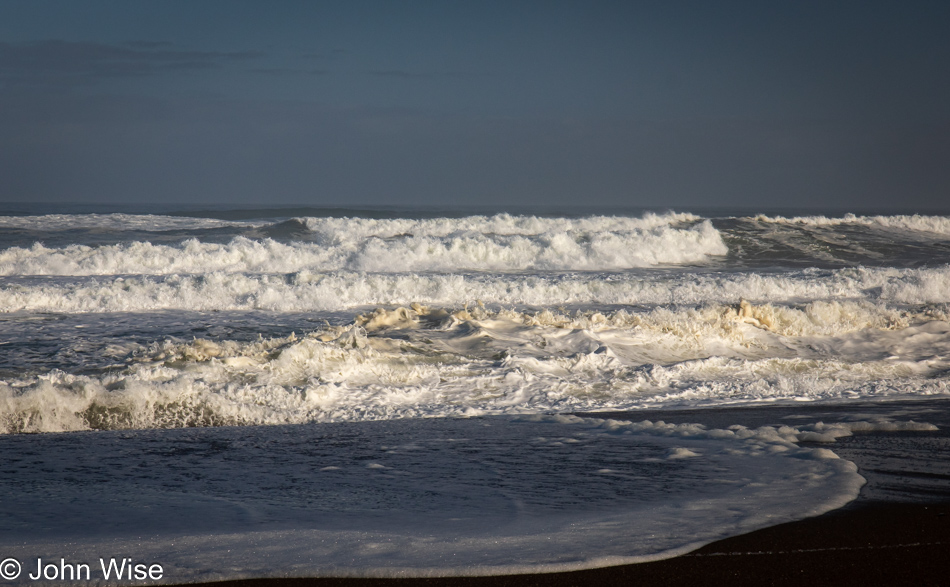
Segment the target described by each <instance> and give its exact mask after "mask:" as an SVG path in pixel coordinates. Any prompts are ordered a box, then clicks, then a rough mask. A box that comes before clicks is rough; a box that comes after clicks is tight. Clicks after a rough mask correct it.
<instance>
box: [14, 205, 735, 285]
mask: <svg viewBox="0 0 950 587" xmlns="http://www.w3.org/2000/svg"><path fill="white" fill-rule="evenodd" d="M300 222H302V223H303V225H305V226H306V227H307V228H308V229H309V231H310V234H309V240H307V241H291V242H280V241H278V240H274V239H272V238H264V239H251V238H247V237H244V236H238V237H236V238H234V239H232V240H231V241H230V242H228V243H224V244H220V243H207V242H201V241H200V240H198V239H195V238H193V239H188V240H186V241H185V242H183V243H181V244H180V245H177V246H172V245H166V244H152V243H149V242H141V241H139V242H130V243H122V244H115V245H103V246H86V245H70V246H67V247H63V248H48V247H46V246H44V245H42V244H40V243H36V244H34V245H33V246H32V247H28V248H23V247H11V248H8V249H6V250H4V251H2V252H0V275H11V276H12V275H20V276H25V275H76V276H81V275H115V274H148V275H168V274H175V273H178V274H181V273H189V274H194V273H210V272H227V273H240V272H252V273H255V272H256V273H273V272H281V273H290V272H296V271H342V270H351V271H370V272H380V273H398V272H409V271H416V272H424V271H476V272H479V271H491V272H497V271H502V272H507V271H529V270H530V271H559V270H581V271H598V270H599V271H603V270H618V269H629V268H636V267H651V266H656V265H677V264H700V263H704V262H706V261H708V260H709V258H710V257H713V256H716V255H724V254H726V253H727V252H728V251H727V248H726V245H725V244H724V243H723V241H722V238H721V237H720V234H719V232H718V231H717V230H716V229H715V228H713V226H712V224H711V223H710V222H709V221H708V220H707V221H698V219H697V218H695V217H693V216H690V215H683V214H671V215H667V216H655V215H648V216H645V217H644V218H614V217H594V218H584V219H574V220H572V219H564V218H553V219H552V218H536V217H514V216H509V215H498V216H494V217H490V218H488V217H471V218H462V219H448V218H438V219H430V220H403V219H391V220H373V219H363V218H320V219H316V218H308V219H303V220H301V221H297V225H298V226H299V225H300ZM291 232H294V231H293V230H292V231H291Z"/></svg>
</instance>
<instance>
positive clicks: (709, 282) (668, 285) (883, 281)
mask: <svg viewBox="0 0 950 587" xmlns="http://www.w3.org/2000/svg"><path fill="white" fill-rule="evenodd" d="M264 258H267V257H266V256H264ZM152 263H154V264H155V265H156V266H157V265H159V264H160V259H155V260H153V261H152ZM261 263H264V260H263V259H262V260H261ZM740 298H742V299H747V300H752V301H754V302H756V303H772V304H796V303H807V302H810V301H827V302H828V304H829V305H827V306H825V310H821V309H820V308H819V307H818V306H815V307H814V308H813V310H812V312H813V317H814V318H815V319H816V320H818V319H819V316H818V314H819V313H820V312H823V311H832V312H834V311H837V310H836V308H842V307H845V306H842V305H841V304H845V305H847V304H849V303H850V302H860V301H867V302H871V303H875V304H880V303H882V302H883V303H899V304H931V305H933V304H947V303H950V266H941V267H934V268H924V269H877V268H854V269H839V270H834V271H817V270H805V271H794V272H784V273H770V274H762V273H689V272H683V273H661V274H656V273H651V274H642V273H621V274H610V275H603V274H589V273H571V274H553V275H552V274H533V275H520V274H495V275H480V274H431V273H422V274H413V273H408V274H386V273H376V274H367V273H360V272H331V273H315V272H311V271H300V272H296V273H290V274H248V273H232V272H212V273H207V274H203V275H188V274H172V275H167V276H135V275H132V276H118V277H114V276H103V277H95V278H82V279H78V278H76V279H68V280H67V279H8V280H6V281H5V282H4V283H2V284H0V311H3V312H19V311H27V312H66V313H73V312H146V311H154V310H254V309H258V310H271V311H280V312H306V311H335V310H346V309H349V308H354V307H363V306H380V305H391V306H400V305H401V306H405V305H409V304H410V303H413V302H419V303H423V304H436V305H442V306H448V307H451V306H453V305H463V304H467V303H470V302H472V301H474V300H482V301H483V302H485V303H489V304H503V305H527V306H539V307H544V306H561V305H657V304H675V305H701V304H708V303H718V304H733V303H736V302H737V301H738V300H739V299H740ZM836 304H837V305H836ZM938 311H939V308H938Z"/></svg>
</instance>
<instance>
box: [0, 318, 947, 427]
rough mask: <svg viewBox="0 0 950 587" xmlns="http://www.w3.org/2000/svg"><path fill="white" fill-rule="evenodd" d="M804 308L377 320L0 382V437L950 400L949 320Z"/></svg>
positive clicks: (157, 350) (184, 347) (176, 347)
mask: <svg viewBox="0 0 950 587" xmlns="http://www.w3.org/2000/svg"><path fill="white" fill-rule="evenodd" d="M811 309H812V308H811V307H810V306H806V307H805V308H803V309H795V308H772V309H771V310H772V312H771V313H770V314H766V313H765V312H764V310H762V308H759V309H758V311H760V313H759V314H758V315H759V316H762V317H763V320H766V319H767V320H768V321H769V322H770V323H771V324H772V328H773V329H772V330H770V329H769V328H767V327H765V325H763V324H760V325H759V326H755V325H752V324H749V323H747V322H745V321H743V320H740V319H739V315H738V313H737V312H736V310H735V309H733V308H731V307H722V306H720V307H715V306H707V307H704V308H701V309H699V310H693V309H687V310H681V311H675V312H674V311H671V310H669V309H666V308H658V309H655V310H651V311H647V312H643V313H630V312H628V311H624V310H622V311H617V312H615V313H612V314H606V315H605V314H601V313H598V312H585V313H577V314H572V315H569V314H559V313H555V312H551V311H550V310H544V311H541V312H531V313H521V312H515V311H509V310H502V311H489V310H486V309H483V308H480V307H478V306H475V307H473V308H471V309H469V310H464V309H463V310H457V311H446V310H443V309H438V308H436V309H431V308H424V307H422V306H420V305H416V306H414V308H413V309H409V308H400V309H396V310H390V311H387V310H382V309H380V310H378V311H376V312H373V313H370V314H365V315H362V316H358V317H357V318H356V319H355V321H354V323H352V324H350V325H347V326H335V327H329V326H328V327H325V328H323V329H319V330H316V331H314V332H311V333H308V334H307V335H306V336H304V337H302V338H298V337H297V336H295V335H291V336H289V337H285V338H274V339H262V340H260V341H256V342H253V343H239V342H236V341H210V340H200V339H199V340H194V341H192V342H187V343H183V342H176V341H164V342H162V343H156V344H154V345H152V346H151V347H150V348H149V349H147V350H145V351H143V352H135V353H134V354H133V355H131V356H129V357H127V358H126V361H127V366H126V368H124V369H122V370H115V369H112V370H110V371H109V372H108V373H105V374H101V375H78V374H70V373H65V372H61V371H52V372H50V373H46V374H42V375H39V376H23V377H20V378H17V379H11V380H7V381H6V382H0V427H2V430H3V431H5V432H48V431H64V430H83V429H88V428H163V427H181V426H195V425H220V424H228V425H244V424H285V423H304V422H314V421H359V420H386V419H391V418H412V417H433V416H469V415H473V414H512V413H514V414H523V413H551V412H570V411H602V410H623V409H635V408H642V407H657V406H683V405H729V404H735V403H750V402H775V401H820V400H835V399H845V398H871V397H881V396H922V395H934V394H947V393H950V386H948V380H947V378H946V376H945V373H946V372H947V371H948V369H950V324H948V322H947V321H946V320H945V319H944V320H933V319H930V320H926V319H925V318H926V316H924V315H922V314H921V315H916V316H915V315H913V314H909V313H907V312H903V313H902V312H893V311H891V310H889V309H888V308H886V307H883V308H877V307H874V306H861V305H855V306H854V307H852V308H851V310H853V312H854V313H856V314H857V315H859V316H864V318H862V319H860V320H858V321H857V323H855V322H854V321H853V320H852V316H851V314H849V313H848V311H847V310H848V309H847V308H844V309H842V308H837V309H836V311H835V312H831V313H827V312H825V313H819V315H820V317H821V319H820V320H818V321H817V322H816V321H813V320H812V318H810V313H811V312H810V310H811ZM875 312H877V314H876V315H875ZM829 315H833V316H837V318H836V319H837V320H838V321H837V322H835V323H831V322H829V321H828V316H829ZM842 316H843V318H842ZM868 318H870V319H871V322H872V323H876V325H870V326H868V325H867V323H866V322H865V320H866V319H868Z"/></svg>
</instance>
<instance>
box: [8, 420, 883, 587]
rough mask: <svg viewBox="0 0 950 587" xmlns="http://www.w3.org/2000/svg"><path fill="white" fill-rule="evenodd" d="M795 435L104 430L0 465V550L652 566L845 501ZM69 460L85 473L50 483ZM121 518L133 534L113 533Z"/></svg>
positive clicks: (476, 425)
mask: <svg viewBox="0 0 950 587" xmlns="http://www.w3.org/2000/svg"><path fill="white" fill-rule="evenodd" d="M800 433H801V432H800V430H799V429H798V428H791V427H782V428H775V427H762V428H758V429H748V428H744V427H742V426H733V427H731V428H729V429H707V428H705V427H703V426H701V425H697V424H678V425H674V424H667V423H664V422H651V421H643V422H637V423H632V422H621V421H614V420H596V419H582V418H577V417H572V416H548V417H529V418H515V419H511V418H470V419H461V420H456V419H448V420H441V419H439V420H433V419H423V420H398V421H391V422H384V423H363V424H345V425H343V424H341V425H327V426H321V427H314V426H311V427H277V428H253V429H247V428H243V429H215V430H205V431H187V430H182V431H178V432H175V433H164V434H163V437H162V438H163V443H162V447H163V449H162V450H154V447H153V446H152V444H153V443H154V439H153V438H152V436H153V435H152V434H146V433H139V434H129V433H123V436H122V437H121V442H117V440H118V437H116V435H115V434H114V433H107V434H102V435H93V436H92V437H90V438H86V439H84V440H85V441H86V442H83V443H82V444H69V443H66V445H65V446H63V447H62V448H61V449H59V450H55V451H44V452H43V453H42V454H43V455H44V456H43V457H42V459H43V463H42V465H43V466H40V467H37V466H31V468H29V469H23V468H19V469H17V474H15V475H5V476H4V481H2V482H0V483H3V484H5V485H8V486H9V487H8V489H9V491H7V492H5V495H8V496H10V498H9V499H5V500H4V502H3V503H2V504H0V512H2V513H4V514H11V515H10V516H9V517H8V518H7V519H9V523H8V524H6V526H5V528H3V529H0V544H3V546H4V552H5V554H6V555H8V556H18V555H21V556H33V557H35V556H37V553H44V555H45V553H50V554H52V553H55V552H61V550H57V549H62V548H63V544H65V543H68V544H69V548H68V550H69V557H70V558H71V559H74V560H83V559H84V558H89V557H91V560H96V558H95V557H98V556H102V555H101V553H102V552H116V551H120V552H125V549H126V548H128V549H130V550H129V552H134V553H135V556H136V557H139V558H141V559H144V560H150V561H160V562H161V563H162V564H163V566H164V568H165V571H166V575H165V576H166V577H167V578H168V579H169V580H174V581H175V582H192V581H211V580H220V579H239V578H244V577H269V576H284V577H286V576H294V577H301V576H303V577H306V576H337V577H341V576H343V577H345V576H364V577H424V576H453V575H454V576H459V575H495V574H510V573H527V572H550V571H566V570H575V569H583V568H592V567H599V566H607V565H616V564H624V563H633V562H643V561H648V560H656V559H662V558H667V557H671V556H675V555H678V554H682V553H684V552H687V551H689V550H692V549H695V548H698V547H699V546H701V545H703V544H705V543H708V542H711V541H713V540H716V539H719V538H723V537H726V536H730V535H735V534H740V533H744V532H749V531H752V530H755V529H758V528H761V527H764V526H769V525H774V524H777V523H781V522H785V521H790V520H793V519H799V518H802V517H808V516H814V515H818V514H821V513H823V512H825V511H828V510H830V509H834V508H837V507H840V506H842V505H844V504H845V503H847V502H848V501H850V500H852V499H854V497H856V496H857V494H858V491H859V488H860V487H861V485H862V484H863V483H864V480H863V478H862V477H861V476H859V475H858V473H857V471H856V467H855V466H854V464H852V463H850V462H848V461H845V460H842V459H838V458H837V457H836V456H835V455H834V453H833V452H831V451H830V450H828V449H827V448H814V447H809V448H805V447H802V446H799V445H798V442H799V441H798V435H799V434H800ZM30 440H33V441H34V442H33V446H36V443H39V444H40V445H43V444H44V443H46V442H56V441H57V437H56V436H55V435H54V436H46V435H44V436H41V437H34V438H32V439H30ZM6 444H7V445H9V444H10V443H9V441H7V442H6ZM78 451H81V453H82V454H81V455H80V454H79V453H78ZM275 452H276V453H279V454H280V458H279V459H275V458H273V455H274V454H275ZM132 455H135V456H134V460H135V463H136V467H119V468H117V469H116V470H114V471H111V472H110V473H109V479H110V482H109V483H108V484H103V483H97V482H96V475H95V473H96V472H97V465H95V464H93V463H103V464H102V465H100V466H99V467H110V466H111V465H110V463H116V462H124V460H125V459H127V458H129V457H131V456H132ZM169 455H174V457H175V458H174V459H172V457H171V456H169ZM183 455H196V456H197V455H200V458H198V459H196V460H193V461H192V460H191V459H188V458H181V457H182V456H183ZM93 457H94V458H93ZM77 458H78V459H81V460H82V461H83V462H84V463H87V462H88V463H89V464H90V466H91V469H87V476H86V477H84V478H81V479H79V480H78V481H77V480H75V479H73V480H71V481H69V482H67V481H66V480H64V479H61V478H57V477H56V475H55V474H54V473H53V472H54V471H58V470H60V469H61V468H62V467H63V466H64V465H65V464H66V463H75V461H76V459H77ZM170 465H173V466H170ZM2 466H5V467H6V468H10V467H13V468H16V467H17V465H16V464H15V463H13V464H7V465H2ZM235 475H238V476H240V478H241V480H242V482H241V484H240V485H239V486H235V485H234V484H233V483H229V482H228V480H230V479H233V478H234V476H235ZM291 481H292V482H291ZM18 484H22V485H30V486H32V487H34V488H35V490H33V491H14V490H15V489H16V486H17V485H18ZM265 488H266V489H265ZM50 494H55V495H56V496H57V499H55V500H49V498H48V496H49V495H50ZM182 495H187V498H188V499H187V501H183V499H182ZM67 497H68V498H67ZM197 510H200V511H201V515H195V512H196V511H197ZM40 513H42V515H53V516H56V517H57V519H59V520H62V521H63V522H62V523H59V524H58V525H57V530H56V532H55V534H50V533H49V532H48V531H45V530H44V529H43V528H44V525H43V524H36V523H32V518H33V517H34V516H36V515H40ZM77 514H81V515H77ZM69 520H83V521H82V522H81V523H80V522H78V521H77V522H75V523H70V522H69ZM130 525H134V527H135V528H136V531H135V532H136V534H135V538H134V539H129V538H123V531H127V528H128V527H129V526H130ZM133 546H134V548H133ZM97 549H99V550H97ZM101 549H105V550H101Z"/></svg>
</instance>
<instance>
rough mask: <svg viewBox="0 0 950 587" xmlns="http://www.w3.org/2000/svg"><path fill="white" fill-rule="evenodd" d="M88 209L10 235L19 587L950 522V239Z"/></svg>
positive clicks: (894, 226) (683, 216)
mask: <svg viewBox="0 0 950 587" xmlns="http://www.w3.org/2000/svg"><path fill="white" fill-rule="evenodd" d="M70 212H71V213H49V211H48V210H42V209H40V208H39V207H37V206H33V207H31V206H27V205H24V206H23V207H21V208H19V209H14V208H10V207H8V208H7V209H6V213H7V214H8V215H6V216H0V324H2V328H0V449H2V454H3V459H2V462H0V472H2V473H0V522H2V523H0V558H4V559H5V560H4V561H3V563H2V564H0V571H2V573H3V577H4V578H11V577H14V576H13V572H14V570H16V568H20V569H21V570H20V571H18V572H17V574H16V577H14V580H15V582H19V583H27V582H29V583H31V584H32V583H44V582H46V583H49V584H53V583H57V582H61V580H62V579H63V578H64V575H65V574H66V573H67V571H68V572H69V573H76V572H79V573H80V578H85V576H84V575H82V573H83V571H84V570H86V569H83V568H79V570H78V571H76V568H75V566H70V565H80V564H87V565H89V568H88V574H90V575H91V576H90V577H89V579H90V580H92V581H97V582H98V583H99V584H103V585H105V584H120V583H122V582H128V581H126V579H125V575H122V576H121V577H120V578H118V579H117V578H116V577H115V575H116V574H119V572H120V571H119V570H118V567H116V568H115V569H111V570H110V569H109V568H107V567H108V562H109V561H126V562H127V564H128V565H129V566H128V569H150V568H152V566H153V565H158V566H159V567H160V568H161V577H162V580H163V581H164V582H166V583H183V582H196V581H211V580H221V579H237V578H251V577H282V576H314V577H316V576H363V577H414V576H415V577H422V576H454V575H477V574H483V575H484V574H504V573H517V572H537V571H558V570H571V569H582V568H592V567H597V566H606V565H614V564H623V563H630V562H640V561H648V560H656V559H661V558H667V557H671V556H676V555H677V554H681V553H685V552H689V551H690V550H693V549H695V548H698V547H699V546H701V545H703V544H707V543H709V542H711V541H713V540H717V539H720V538H724V537H728V536H733V535H737V534H741V533H745V532H748V531H751V530H755V529H758V528H762V527H766V526H771V525H775V524H779V523H782V522H786V521H791V520H796V519H801V518H805V517H810V516H815V515H819V514H821V513H824V512H827V511H830V510H833V509H836V508H840V507H842V506H844V505H845V504H848V503H849V502H851V501H853V500H855V499H857V498H859V496H864V497H863V498H864V499H874V498H876V499H907V500H915V499H917V500H919V499H930V498H933V497H934V496H941V498H942V499H946V497H947V495H950V493H948V486H950V482H948V480H950V464H947V463H946V462H944V461H945V459H942V458H939V455H940V454H947V453H946V452H944V451H946V450H947V449H948V448H950V441H948V438H947V434H946V429H947V426H948V425H950V410H948V406H950V403H948V400H950V217H948V216H938V215H919V214H918V215H854V214H837V215H835V214H830V213H829V214H828V215H808V214H804V213H802V214H795V213H789V214H785V215H777V214H769V215H765V214H755V213H749V212H737V213H734V214H732V213H730V214H724V213H705V214H699V213H690V212H647V211H637V212H623V211H614V212H605V213H600V214H593V215H591V214H579V213H562V212H557V211H548V212H545V213H538V212H537V211H535V212H532V211H525V212H517V213H492V212H489V213H474V212H466V211H458V210H454V211H453V210H448V211H444V210H437V211H418V210H416V211H413V210H390V209H382V210H372V209H337V210H330V209H322V210H321V209H297V210H289V209H277V210H227V209H218V210H203V211H202V210H197V209H194V210H187V211H175V210H172V209H165V210H161V211H150V213H143V211H142V210H139V211H135V210H132V211H127V210H124V211H117V209H113V210H109V209H102V210H95V211H89V210H71V211H70ZM882 443H883V446H886V447H889V448H887V450H885V449H882V448H880V447H881V446H882ZM888 451H890V452H888ZM935 455H938V456H935ZM872 461H873V466H872V465H871V464H869V463H872ZM908 462H915V463H917V464H918V469H919V470H917V471H916V473H914V472H913V471H911V472H908V471H907V470H906V467H907V466H908V465H907V463H908ZM902 467H904V469H903V472H904V473H906V474H907V476H909V477H912V478H914V479H916V480H915V481H911V482H908V484H906V485H904V486H895V485H894V483H893V476H890V477H888V474H889V473H888V471H897V470H900V469H901V468H902ZM915 474H916V477H915ZM895 496H896V497H895ZM100 559H101V560H102V561H104V562H103V566H100V563H99V561H100ZM9 561H13V562H15V563H16V565H14V564H13V563H11V562H9ZM54 563H55V564H54ZM48 564H51V565H53V566H52V567H49V566H46V565H48ZM116 564H118V562H116ZM135 565H140V567H136V566H135ZM107 571H109V572H108V573H107ZM112 571H115V572H112ZM123 572H126V571H123ZM127 572H132V571H131V570H129V571H127ZM135 572H138V570H135ZM142 572H146V571H145V570H143V571H142ZM156 572H158V571H156ZM31 573H32V574H33V575H36V577H31ZM8 574H9V576H8ZM54 575H55V576H54ZM129 577H132V575H129ZM66 578H67V579H68V578H69V577H66ZM132 578H140V577H138V576H137V575H136V576H135V577H132Z"/></svg>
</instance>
